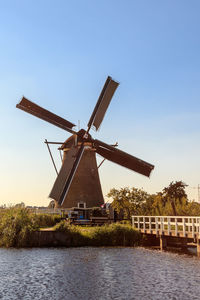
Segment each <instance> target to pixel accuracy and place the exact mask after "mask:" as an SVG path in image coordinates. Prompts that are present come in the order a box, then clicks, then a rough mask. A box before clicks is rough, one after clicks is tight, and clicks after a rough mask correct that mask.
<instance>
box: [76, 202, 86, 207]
mask: <svg viewBox="0 0 200 300" xmlns="http://www.w3.org/2000/svg"><path fill="white" fill-rule="evenodd" d="M78 208H86V203H85V202H79V203H78Z"/></svg>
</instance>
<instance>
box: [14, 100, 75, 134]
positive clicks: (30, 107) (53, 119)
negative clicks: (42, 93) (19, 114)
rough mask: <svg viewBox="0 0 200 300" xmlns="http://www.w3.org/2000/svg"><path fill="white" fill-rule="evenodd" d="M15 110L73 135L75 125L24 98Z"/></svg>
mask: <svg viewBox="0 0 200 300" xmlns="http://www.w3.org/2000/svg"><path fill="white" fill-rule="evenodd" d="M16 107H17V108H19V109H21V110H24V111H25V112H27V113H29V114H31V115H34V116H35V117H38V118H40V119H42V120H44V121H47V122H49V123H51V124H53V125H56V126H58V127H60V128H62V129H64V130H66V131H69V132H71V133H75V131H73V130H72V127H74V126H75V125H74V124H73V123H71V122H69V121H67V120H65V119H63V118H61V117H59V116H57V115H56V114H54V113H52V112H50V111H48V110H46V109H44V108H42V107H41V106H39V105H37V104H35V103H33V102H31V101H30V100H28V99H26V98H25V97H23V98H22V100H21V101H20V102H19V104H17V105H16Z"/></svg>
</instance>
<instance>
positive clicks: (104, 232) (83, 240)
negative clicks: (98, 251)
mask: <svg viewBox="0 0 200 300" xmlns="http://www.w3.org/2000/svg"><path fill="white" fill-rule="evenodd" d="M54 229H55V230H56V231H62V232H66V234H67V235H69V236H70V239H71V246H135V245H138V244H139V242H140V240H141V235H140V233H139V232H138V231H136V230H134V229H133V228H132V226H131V225H123V224H119V223H116V224H111V225H104V226H101V227H85V228H83V227H77V226H73V225H68V224H67V223H66V222H65V221H62V222H60V223H59V224H57V225H56V226H55V227H54Z"/></svg>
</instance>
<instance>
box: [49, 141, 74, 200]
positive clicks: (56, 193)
mask: <svg viewBox="0 0 200 300" xmlns="http://www.w3.org/2000/svg"><path fill="white" fill-rule="evenodd" d="M77 152H78V149H77V148H75V147H74V146H73V147H71V149H70V150H69V151H68V153H67V156H68V159H65V160H64V161H63V163H62V167H61V169H60V171H59V174H58V176H57V178H56V181H55V183H54V185H53V188H52V190H51V192H50V195H49V197H50V198H52V199H54V200H56V201H59V199H60V197H61V194H62V191H63V190H64V186H65V184H66V182H67V179H68V177H69V174H70V172H71V170H72V168H73V163H74V161H75V158H76V154H77Z"/></svg>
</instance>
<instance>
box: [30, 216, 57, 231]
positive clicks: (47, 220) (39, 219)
mask: <svg viewBox="0 0 200 300" xmlns="http://www.w3.org/2000/svg"><path fill="white" fill-rule="evenodd" d="M33 218H34V220H35V222H36V223H37V225H38V226H39V227H40V228H42V227H52V226H54V225H56V224H57V223H59V222H60V221H61V216H60V215H47V214H35V215H33Z"/></svg>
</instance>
